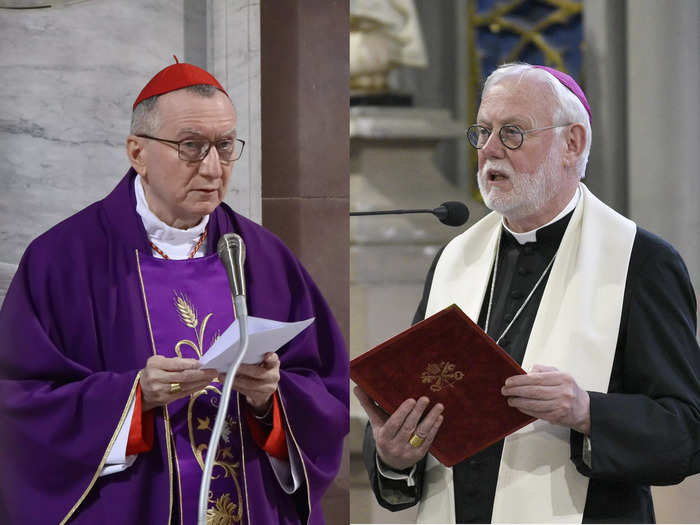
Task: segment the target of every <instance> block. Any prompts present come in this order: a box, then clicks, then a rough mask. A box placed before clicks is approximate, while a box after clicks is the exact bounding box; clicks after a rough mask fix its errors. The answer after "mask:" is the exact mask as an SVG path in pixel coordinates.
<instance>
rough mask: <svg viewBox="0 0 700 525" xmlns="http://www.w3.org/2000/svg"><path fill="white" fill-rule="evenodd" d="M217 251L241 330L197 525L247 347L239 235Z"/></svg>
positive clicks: (203, 518)
mask: <svg viewBox="0 0 700 525" xmlns="http://www.w3.org/2000/svg"><path fill="white" fill-rule="evenodd" d="M216 251H217V253H218V254H219V258H220V259H221V263H222V264H223V265H224V268H225V269H226V275H227V276H228V282H229V285H230V286H231V293H232V294H233V303H234V307H235V310H236V319H237V320H238V329H239V330H240V344H239V354H238V356H237V357H236V360H235V361H234V363H233V364H232V365H231V366H230V367H229V369H228V370H227V371H226V380H225V381H224V386H223V388H222V390H221V400H220V401H219V409H218V410H217V412H216V421H215V422H214V429H213V430H212V432H211V438H210V439H209V448H207V459H206V462H205V464H204V471H203V473H202V484H201V486H200V489H199V512H198V514H197V515H198V520H197V523H198V525H207V515H206V512H207V501H208V500H209V486H210V484H211V473H212V470H213V469H214V458H216V454H217V451H218V448H219V440H220V439H221V431H222V430H223V427H224V421H225V420H226V412H227V411H228V404H229V401H230V400H231V389H232V387H233V380H234V376H235V373H234V372H235V371H236V370H238V366H239V365H240V364H241V361H242V360H243V356H244V355H245V353H246V350H247V349H248V307H247V305H246V301H245V275H244V274H243V263H244V262H245V244H244V243H243V239H241V237H240V235H237V234H235V233H227V234H225V235H222V236H221V239H219V243H218V244H217V246H216Z"/></svg>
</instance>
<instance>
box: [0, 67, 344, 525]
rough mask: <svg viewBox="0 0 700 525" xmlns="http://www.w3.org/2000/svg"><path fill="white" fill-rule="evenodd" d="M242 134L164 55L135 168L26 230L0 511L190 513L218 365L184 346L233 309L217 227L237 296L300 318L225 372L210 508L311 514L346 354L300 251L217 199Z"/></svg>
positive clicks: (64, 518)
mask: <svg viewBox="0 0 700 525" xmlns="http://www.w3.org/2000/svg"><path fill="white" fill-rule="evenodd" d="M243 146H244V141H243V140H242V139H239V138H238V137H237V136H236V112H235V109H234V107H233V104H232V103H231V100H230V99H229V97H228V95H227V94H226V92H225V91H224V89H223V88H222V87H221V85H220V84H219V83H218V82H217V80H216V79H215V78H214V77H213V76H211V75H210V74H209V73H207V72H206V71H204V70H202V69H200V68H198V67H196V66H193V65H190V64H179V63H178V64H173V65H172V66H169V67H167V68H165V69H164V70H162V71H161V72H159V73H158V74H157V75H156V76H155V77H154V78H153V79H152V80H151V81H150V82H149V83H148V84H147V85H146V87H145V88H144V89H143V91H142V92H141V94H140V95H139V97H138V98H137V99H136V102H135V103H134V108H133V116H132V126H131V134H130V135H129V137H128V139H127V154H128V157H129V160H130V162H131V166H132V169H130V170H129V171H128V173H127V174H126V176H125V177H124V178H123V179H122V181H121V182H120V183H119V184H118V185H117V187H116V188H115V189H114V191H112V193H110V194H109V195H108V196H107V197H106V198H105V199H103V200H102V201H99V202H96V203H94V204H93V205H91V206H89V207H88V208H86V209H84V210H83V211H81V212H79V213H77V214H76V215H74V216H72V217H70V218H68V219H67V220H65V221H63V222H62V223H60V224H58V225H56V226H55V227H54V228H52V229H51V230H49V231H48V232H46V233H45V234H43V235H41V236H40V237H39V238H37V239H36V240H34V241H33V242H32V243H31V244H30V246H29V247H28V248H27V251H26V252H25V254H24V256H23V258H22V261H21V263H20V265H19V269H18V271H17V274H16V275H15V277H14V280H13V282H12V284H11V286H10V288H9V290H8V293H7V296H6V298H5V302H4V305H3V308H2V310H1V311H0V337H1V338H2V341H3V344H2V346H1V347H0V429H2V430H0V445H1V447H0V448H1V450H2V451H3V459H2V463H1V464H0V465H1V467H0V522H2V523H3V524H5V523H7V524H26V523H75V524H83V523H85V524H95V523H125V524H127V523H128V524H134V523H144V524H146V523H148V524H162V525H169V524H174V523H178V524H192V523H195V522H196V516H197V498H198V494H199V486H200V481H201V477H202V470H203V465H204V461H205V459H206V455H207V448H208V443H209V438H210V435H211V431H212V428H213V425H214V420H215V416H216V410H217V407H218V401H219V397H220V395H221V388H222V384H223V379H222V378H220V377H217V373H216V371H215V370H208V369H202V368H201V367H200V365H199V361H198V359H199V358H200V357H201V356H202V354H203V353H204V352H206V350H207V349H208V348H209V347H210V346H211V344H212V343H213V341H215V340H216V338H217V337H218V336H219V335H220V334H221V333H222V332H223V331H224V330H225V329H226V328H227V327H228V325H229V324H230V323H231V322H232V321H233V319H234V316H235V312H234V308H233V302H232V299H231V293H230V290H229V286H228V282H227V278H226V274H225V272H224V270H223V266H222V265H221V263H220V262H219V261H218V257H217V255H216V245H217V241H218V240H219V238H220V236H221V235H222V234H224V233H227V232H236V233H238V234H239V235H240V236H241V237H242V238H243V240H244V242H245V244H246V252H247V257H246V261H245V267H244V271H245V274H246V280H247V302H248V311H249V313H250V315H253V316H256V317H263V318H267V319H273V320H277V321H284V322H293V321H301V320H304V319H308V318H310V317H314V318H315V322H314V323H313V324H312V325H311V326H310V327H309V328H307V329H306V330H305V331H304V332H302V333H301V334H300V335H299V336H297V337H296V338H295V339H293V340H292V341H291V342H290V343H288V344H287V345H285V346H283V347H282V348H281V349H280V350H279V351H278V352H277V353H269V354H267V355H266V356H265V358H264V359H263V361H262V363H260V364H259V365H241V368H240V369H239V371H238V373H237V374H236V378H235V381H234V384H233V387H234V390H235V391H236V392H235V393H234V394H235V398H234V399H233V400H232V403H231V406H230V408H229V411H228V413H227V414H226V419H225V425H224V430H223V433H222V437H221V441H220V444H219V448H218V451H217V455H216V458H215V464H214V471H213V473H212V479H211V488H210V492H209V497H208V501H209V503H208V510H207V520H208V523H213V524H222V525H223V524H234V523H246V524H271V523H285V524H287V523H289V524H291V523H323V516H322V513H321V509H320V504H319V501H320V498H321V496H322V495H323V493H324V491H325V490H326V488H327V487H328V485H329V484H330V482H331V481H332V480H333V478H334V476H335V474H336V473H337V470H338V467H339V463H340V455H341V446H342V439H343V436H344V435H345V434H346V433H347V430H348V392H347V388H348V372H347V353H346V349H345V345H344V342H343V340H342V337H341V335H340V332H339V330H338V327H337V325H336V322H335V320H334V318H333V315H332V314H331V312H330V310H329V308H328V306H327V305H326V303H325V301H324V299H323V297H322V296H321V294H320V292H319V291H318V289H317V287H316V286H315V285H314V283H313V281H312V280H311V278H310V277H309V276H308V274H307V273H306V271H305V270H304V268H303V267H302V266H301V264H300V263H299V261H298V260H297V259H296V258H295V257H294V255H293V254H292V253H291V252H289V250H288V249H287V248H286V247H285V246H284V245H283V244H282V243H281V242H280V241H279V239H277V238H276V237H275V236H274V235H272V234H271V233H270V232H268V231H267V230H265V229H264V228H262V227H260V226H259V225H257V224H255V223H253V222H251V221H249V220H247V219H245V218H244V217H242V216H240V215H238V214H237V213H235V212H233V211H232V210H231V209H230V208H229V207H228V206H226V204H223V203H222V199H223V197H224V195H225V192H226V187H227V183H228V181H229V178H230V175H231V170H232V168H233V164H234V162H235V161H236V160H237V159H238V158H239V157H240V155H241V153H242V150H243ZM319 428H323V431H324V435H323V437H322V438H321V437H320V436H319V433H318V429H319Z"/></svg>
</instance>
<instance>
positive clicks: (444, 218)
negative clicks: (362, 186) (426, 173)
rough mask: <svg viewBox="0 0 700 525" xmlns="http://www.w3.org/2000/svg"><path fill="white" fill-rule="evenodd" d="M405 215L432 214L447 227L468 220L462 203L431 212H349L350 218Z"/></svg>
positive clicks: (441, 206)
mask: <svg viewBox="0 0 700 525" xmlns="http://www.w3.org/2000/svg"><path fill="white" fill-rule="evenodd" d="M406 213H432V214H433V215H435V216H436V217H437V218H438V219H439V220H440V222H441V223H443V224H447V225H448V226H462V224H464V223H465V222H467V220H468V219H469V208H467V205H466V204H464V203H463V202H458V201H447V202H443V203H442V204H441V205H440V206H438V207H437V208H435V209H433V210H428V209H421V210H377V211H351V212H350V216H351V217H356V216H363V215H403V214H406Z"/></svg>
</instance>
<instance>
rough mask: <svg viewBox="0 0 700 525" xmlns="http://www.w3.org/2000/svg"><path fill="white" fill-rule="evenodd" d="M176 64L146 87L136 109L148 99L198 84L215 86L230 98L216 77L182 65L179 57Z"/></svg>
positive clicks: (197, 68) (164, 70)
mask: <svg viewBox="0 0 700 525" xmlns="http://www.w3.org/2000/svg"><path fill="white" fill-rule="evenodd" d="M175 62H176V63H175V64H173V65H172V66H168V67H166V68H165V69H162V70H161V71H159V72H158V73H157V74H156V76H154V77H153V78H152V79H151V80H150V82H149V83H148V84H146V87H144V88H143V89H142V90H141V93H139V96H138V97H137V98H136V102H134V105H133V107H134V108H135V107H136V106H138V105H139V103H141V102H142V101H143V100H146V99H147V98H151V97H154V96H156V95H163V94H164V93H170V92H171V91H175V90H178V89H182V88H185V87H188V86H195V85H197V84H207V85H209V86H214V87H215V88H216V89H218V90H220V91H222V92H223V93H224V94H225V95H226V96H228V93H226V90H225V89H224V88H223V87H221V84H219V82H218V81H217V80H216V79H215V78H214V76H213V75H211V74H210V73H208V72H207V71H205V70H203V69H202V68H201V67H197V66H193V65H192V64H181V63H179V62H178V61H177V57H175Z"/></svg>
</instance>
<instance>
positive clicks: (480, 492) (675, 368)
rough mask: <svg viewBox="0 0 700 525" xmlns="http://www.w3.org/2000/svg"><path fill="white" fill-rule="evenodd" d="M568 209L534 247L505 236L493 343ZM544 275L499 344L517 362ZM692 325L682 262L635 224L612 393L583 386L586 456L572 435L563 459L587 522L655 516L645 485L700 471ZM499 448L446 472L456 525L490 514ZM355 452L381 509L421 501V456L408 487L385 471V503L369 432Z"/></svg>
mask: <svg viewBox="0 0 700 525" xmlns="http://www.w3.org/2000/svg"><path fill="white" fill-rule="evenodd" d="M572 213H573V212H572ZM572 213H569V214H568V215H567V216H565V217H564V218H562V219H561V220H559V221H557V222H555V223H553V224H551V225H549V226H546V227H544V228H541V229H539V230H538V231H537V241H536V242H528V243H525V244H523V245H521V244H519V243H518V242H517V241H516V240H515V239H514V237H513V236H512V235H511V234H510V233H508V232H507V231H505V230H504V231H503V233H502V235H501V241H500V242H501V244H500V253H499V259H498V273H497V282H496V284H495V290H494V295H493V304H492V312H491V316H490V318H491V320H490V322H489V325H490V326H489V329H488V334H489V335H490V336H491V337H493V338H494V339H497V338H498V337H499V336H500V335H501V333H502V332H503V331H504V329H505V328H506V327H507V326H508V324H509V323H510V322H511V321H512V320H513V317H514V316H515V314H516V312H517V311H518V310H519V309H520V307H521V306H522V305H523V302H524V301H525V299H526V298H527V296H528V294H529V293H530V291H531V290H532V288H533V286H534V285H535V283H536V282H537V280H538V279H539V277H540V276H541V275H542V273H543V272H544V271H545V269H546V268H547V265H548V263H549V262H550V260H551V259H552V257H553V256H554V254H555V253H556V250H557V248H558V247H559V244H560V243H561V240H562V237H563V235H564V231H565V230H566V226H567V225H568V223H569V220H570V219H571V215H572ZM441 253H442V250H441V251H440V252H439V253H438V254H437V256H436V257H435V260H434V261H433V263H432V265H431V267H430V270H429V272H428V275H427V277H426V282H425V288H424V290H423V297H422V299H421V301H420V304H419V305H418V310H417V311H416V315H415V317H414V319H413V322H414V323H416V322H418V321H420V320H422V319H423V318H424V317H425V308H426V305H427V302H428V296H429V294H430V287H431V284H432V280H433V273H434V271H435V266H436V264H437V261H438V259H439V257H440V255H441ZM547 278H548V275H547V276H545V279H543V282H542V283H540V285H539V287H538V288H537V289H536V290H535V292H534V294H533V295H532V298H531V299H530V301H529V302H528V303H527V305H526V306H525V308H524V309H523V311H522V312H521V313H520V315H518V316H516V320H515V322H514V323H513V325H512V326H511V328H510V329H509V330H508V332H507V334H506V335H505V337H503V339H502V340H501V343H500V344H501V346H502V347H503V348H504V349H505V350H506V351H507V352H508V353H509V354H510V355H511V356H512V357H513V358H514V359H515V360H516V361H518V363H522V360H523V356H524V355H525V349H526V347H527V342H528V338H529V336H530V331H531V330H532V325H533V323H534V321H535V316H536V314H537V309H538V307H539V303H540V300H541V299H542V294H543V292H544V287H545V284H546V279H547ZM490 282H491V280H490V279H489V283H490ZM490 292H491V284H489V286H488V288H487V290H486V294H485V299H484V302H483V304H482V308H481V313H480V315H479V323H478V324H479V326H481V327H482V328H483V327H484V325H485V323H486V313H487V309H488V303H489V301H488V299H489V295H490ZM695 330H696V300H695V293H694V291H693V287H692V285H691V283H690V278H689V276H688V271H687V269H686V267H685V264H684V263H683V260H682V259H681V257H680V255H679V254H678V252H676V250H675V249H674V248H673V247H672V246H671V245H670V244H668V243H667V242H666V241H664V240H663V239H661V238H659V237H657V236H655V235H653V234H652V233H649V232H648V231H646V230H644V229H642V228H639V227H638V228H637V232H636V235H635V239H634V244H633V246H632V253H631V256H630V263H629V269H628V272H627V281H626V284H625V295H624V300H623V304H622V318H621V321H620V330H619V334H618V339H617V346H616V350H615V359H614V362H613V368H612V373H611V378H610V384H609V386H608V393H599V392H589V395H590V400H591V404H590V411H591V434H590V445H591V447H590V453H591V456H590V461H586V462H584V459H583V447H584V439H583V435H582V434H580V433H578V432H576V431H573V430H572V431H571V437H570V442H571V461H573V462H574V464H575V465H576V468H577V469H578V471H579V472H581V473H582V474H584V475H585V476H588V477H589V478H590V483H589V485H588V495H587V498H586V506H585V510H584V513H583V522H584V523H603V522H632V523H653V522H654V521H655V518H654V506H653V504H652V499H651V491H650V488H649V485H669V484H674V483H679V482H680V481H682V480H683V479H684V478H685V477H686V476H689V475H692V474H695V473H697V472H700V349H699V348H698V343H697V341H696V339H695ZM563 350H564V351H565V349H563ZM465 351H468V349H465ZM540 364H543V365H546V364H548V363H540ZM568 372H575V371H568ZM502 450H503V440H501V441H499V442H498V443H495V444H493V445H492V446H490V447H489V448H487V449H485V450H483V451H482V452H480V453H478V454H476V455H474V456H472V457H471V458H469V459H467V460H465V461H463V462H462V463H459V464H458V465H455V466H454V467H453V474H454V477H453V478H454V491H455V502H456V509H455V511H456V518H457V523H488V522H490V521H491V512H492V510H493V500H494V496H495V492H496V483H497V480H498V469H499V465H500V461H501V452H502ZM363 456H364V462H365V465H366V467H367V470H368V473H369V478H370V483H371V485H372V490H373V491H374V493H375V496H376V497H377V500H378V502H379V504H380V505H382V506H383V507H385V508H387V509H389V510H392V511H396V510H401V509H405V508H408V507H410V506H412V505H415V504H416V503H417V502H418V501H419V500H420V497H421V490H422V473H423V467H424V463H425V460H423V461H422V462H421V463H420V464H419V465H418V468H417V469H416V473H415V475H414V478H415V480H416V485H415V486H414V487H408V486H407V484H406V482H405V481H400V480H390V479H387V478H384V477H382V487H383V489H384V490H385V492H384V494H387V492H391V493H392V494H393V495H394V497H396V496H398V499H396V500H395V501H394V502H392V501H387V500H386V499H385V498H383V497H382V495H381V494H380V490H379V485H378V475H380V474H379V473H378V472H377V470H376V466H375V444H374V440H373V438H372V432H371V429H369V427H368V428H367V430H366V432H365V442H364V448H363ZM587 459H588V458H587ZM586 463H590V465H591V467H592V468H591V467H589V466H588V465H587V464H586ZM406 472H408V470H407V471H406ZM391 499H394V498H391ZM399 501H400V502H399Z"/></svg>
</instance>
